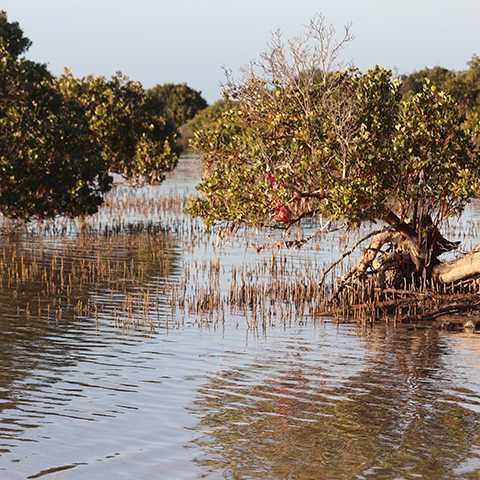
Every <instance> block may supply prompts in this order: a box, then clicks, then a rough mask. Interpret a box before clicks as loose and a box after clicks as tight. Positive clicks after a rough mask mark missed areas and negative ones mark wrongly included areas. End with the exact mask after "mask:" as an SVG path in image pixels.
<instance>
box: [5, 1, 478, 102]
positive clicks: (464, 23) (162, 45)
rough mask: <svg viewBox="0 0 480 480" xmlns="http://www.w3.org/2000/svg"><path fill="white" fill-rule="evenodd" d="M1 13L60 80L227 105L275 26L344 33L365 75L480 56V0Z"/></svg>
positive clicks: (460, 65) (287, 31) (118, 6)
mask: <svg viewBox="0 0 480 480" xmlns="http://www.w3.org/2000/svg"><path fill="white" fill-rule="evenodd" d="M0 9H3V10H5V11H6V12H7V14H8V18H9V20H10V21H17V22H19V23H20V26H21V27H22V28H23V30H24V32H25V35H26V36H27V37H29V38H30V39H31V40H32V41H33V46H32V47H31V49H30V50H29V52H28V53H27V58H29V59H31V60H35V61H37V62H42V63H47V64H48V66H49V69H50V71H51V72H52V73H53V74H54V75H57V76H58V75H60V74H61V73H62V71H63V68H64V67H69V68H70V69H71V70H72V73H73V74H74V75H75V76H77V77H82V76H85V75H88V74H90V73H93V74H95V75H104V76H110V75H113V74H114V73H115V72H116V71H117V70H120V71H122V73H124V74H126V75H128V76H129V77H130V78H131V79H132V80H137V81H139V82H141V83H142V85H143V86H144V87H145V88H150V87H153V86H154V85H155V84H157V83H159V84H163V83H166V82H173V83H181V82H187V83H188V85H189V86H191V87H192V88H195V89H196V90H200V91H201V92H202V94H203V96H204V97H205V98H206V99H207V101H208V102H209V103H213V102H214V101H215V100H216V99H218V98H220V91H221V87H220V84H221V82H222V81H223V78H224V77H223V71H222V66H225V67H227V68H230V69H232V70H233V71H236V70H237V69H238V68H239V67H241V66H243V65H245V64H246V63H247V62H248V61H249V60H250V59H252V58H255V57H257V56H258V54H259V53H260V52H261V51H262V50H264V48H265V46H266V43H267V42H268V41H269V39H270V33H271V32H272V31H274V30H276V29H281V30H282V31H283V32H284V35H285V38H289V37H292V36H294V35H299V34H301V33H303V31H304V26H303V25H304V24H306V23H308V21H309V19H310V18H311V17H313V16H314V15H315V13H321V14H323V15H324V16H325V19H326V22H328V23H332V24H333V25H334V26H335V28H336V29H337V31H338V32H341V31H342V29H343V25H344V24H346V23H349V22H351V23H352V33H353V34H354V35H355V40H354V41H353V43H352V44H351V45H350V46H349V48H348V49H347V50H346V51H345V52H344V57H345V60H349V61H350V60H352V61H353V62H354V63H355V64H356V65H357V66H358V67H359V68H360V69H361V70H366V69H368V68H370V67H371V66H372V65H375V64H378V65H382V66H384V67H388V68H391V69H394V70H395V71H396V72H397V73H399V74H402V73H411V72H412V71H414V70H419V69H421V68H424V67H425V66H428V67H433V66H435V65H441V66H444V67H446V68H449V69H455V70H463V69H465V68H467V66H466V62H467V61H469V60H470V59H471V57H472V55H473V54H474V53H477V54H479V55H480V28H479V21H480V1H479V0H402V1H399V0H395V1H394V0H316V1H314V0H240V1H239V0H237V1H232V0H203V1H201V0H2V1H0Z"/></svg>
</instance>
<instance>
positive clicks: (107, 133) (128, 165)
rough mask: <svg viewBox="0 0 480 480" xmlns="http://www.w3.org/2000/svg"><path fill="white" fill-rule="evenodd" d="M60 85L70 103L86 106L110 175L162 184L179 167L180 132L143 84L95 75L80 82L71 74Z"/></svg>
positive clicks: (87, 115) (92, 129)
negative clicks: (144, 88) (170, 171)
mask: <svg viewBox="0 0 480 480" xmlns="http://www.w3.org/2000/svg"><path fill="white" fill-rule="evenodd" d="M58 85H59V89H60V91H61V92H62V94H63V95H64V97H65V98H66V99H68V100H71V101H77V102H79V103H80V104H81V105H82V107H83V108H84V110H85V115H86V117H87V120H88V126H89V130H90V134H91V136H92V138H93V139H95V141H96V142H97V143H98V145H99V146H100V148H101V150H102V156H103V158H104V160H105V162H106V163H107V165H108V168H109V170H110V171H112V172H115V173H120V174H123V175H124V176H125V177H126V178H131V177H139V176H140V177H145V178H146V179H148V180H149V181H150V182H159V181H162V180H163V179H164V173H165V172H166V171H168V170H171V169H172V168H174V167H175V165H176V164H177V160H178V155H179V153H180V148H179V147H178V145H177V129H176V128H175V126H174V125H173V124H172V123H171V122H169V121H168V120H166V119H165V118H164V117H163V116H162V115H160V114H159V108H158V104H157V103H156V101H155V99H151V98H149V97H147V95H146V94H145V91H144V90H143V88H142V86H141V85H140V84H139V83H138V82H133V81H131V80H129V79H128V77H127V76H123V75H122V74H121V73H120V72H117V74H116V75H115V76H113V77H111V79H109V80H107V79H106V78H105V77H94V76H93V75H90V76H88V77H86V78H81V79H77V78H75V77H74V76H73V75H72V73H71V72H69V71H68V70H67V71H66V72H65V73H64V75H62V77H61V78H60V79H59V81H58Z"/></svg>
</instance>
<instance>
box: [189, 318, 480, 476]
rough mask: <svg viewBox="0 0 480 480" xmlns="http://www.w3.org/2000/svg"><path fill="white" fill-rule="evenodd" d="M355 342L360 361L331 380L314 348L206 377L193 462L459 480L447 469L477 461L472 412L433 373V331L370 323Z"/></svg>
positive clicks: (294, 472)
mask: <svg viewBox="0 0 480 480" xmlns="http://www.w3.org/2000/svg"><path fill="white" fill-rule="evenodd" d="M359 342H361V343H362V344H363V347H364V348H365V357H364V365H363V366H362V368H361V369H360V370H359V371H358V372H356V373H353V374H350V373H349V365H348V361H346V362H345V365H344V372H345V379H344V381H340V382H339V381H337V380H335V381H334V379H333V378H332V376H331V375H330V374H329V367H332V366H333V365H329V364H328V359H327V357H322V352H321V349H318V350H312V351H311V352H307V353H303V354H301V355H298V356H297V357H295V360H294V361H292V357H291V356H288V355H286V352H283V354H284V355H282V357H279V358H277V359H276V360H275V361H272V360H270V361H267V362H265V359H262V358H258V359H257V363H255V364H252V365H246V366H245V367H244V368H243V369H237V370H227V371H224V372H222V373H221V374H218V375H216V376H214V377H212V378H211V379H210V380H209V382H208V384H207V385H206V386H205V387H204V388H203V389H202V390H201V391H200V392H199V396H198V399H197V401H196V406H195V408H194V409H193V413H194V414H195V415H198V416H199V417H200V421H199V424H198V426H197V428H196V430H197V431H198V432H200V433H201V436H200V437H199V438H198V439H197V440H196V441H195V442H194V443H195V444H196V446H197V447H199V449H200V451H201V452H202V456H200V457H198V458H196V460H195V462H196V463H197V464H198V465H200V466H202V467H203V468H204V469H205V471H206V472H210V471H218V470H219V469H222V470H223V472H224V477H225V478H234V479H241V478H255V479H261V478H268V479H299V480H300V479H319V478H321V479H339V478H342V479H344V478H345V479H348V478H378V479H385V478H397V477H398V478H432V479H433V478H435V479H437V478H449V479H454V478H468V477H465V476H460V474H456V469H457V467H458V466H459V465H460V464H461V463H462V462H465V461H466V460H467V459H469V460H470V461H471V460H472V458H474V459H475V458H476V459H477V460H478V459H479V456H478V452H477V450H478V448H479V447H480V415H479V414H477V413H475V412H474V411H472V410H469V409H467V408H465V407H463V406H461V405H460V400H461V399H460V398H459V397H458V395H457V394H456V393H455V390H454V388H455V386H454V385H453V384H452V382H451V381H449V380H447V379H446V376H445V375H443V374H442V370H443V368H444V366H443V364H442V358H443V356H444V355H445V354H446V353H447V352H446V347H445V346H444V345H443V344H442V341H441V338H440V337H439V334H438V332H436V331H434V330H424V331H406V330H405V329H398V330H394V329H384V328H382V327H375V328H374V329H373V331H372V332H370V333H369V334H368V335H366V336H365V337H363V338H361V339H359ZM345 353H348V352H345ZM315 360H317V362H315ZM267 364H268V369H269V374H268V376H267V378H265V369H266V368H267ZM352 366H353V365H352ZM352 370H353V369H352ZM469 393H470V394H472V395H475V394H474V393H473V392H469ZM477 466H478V467H480V460H478V462H477Z"/></svg>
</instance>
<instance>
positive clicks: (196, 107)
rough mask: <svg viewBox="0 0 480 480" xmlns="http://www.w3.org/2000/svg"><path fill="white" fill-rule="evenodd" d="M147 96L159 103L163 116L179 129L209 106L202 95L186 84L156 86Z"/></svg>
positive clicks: (148, 91)
mask: <svg viewBox="0 0 480 480" xmlns="http://www.w3.org/2000/svg"><path fill="white" fill-rule="evenodd" d="M147 95H148V96H149V97H150V98H154V99H156V100H157V101H158V102H159V103H158V105H159V107H160V110H161V112H162V114H163V115H164V116H165V117H166V118H168V119H169V120H171V121H172V122H173V123H174V124H175V125H176V126H177V127H178V128H180V127H181V126H182V125H183V124H185V123H186V122H187V121H188V120H190V119H192V118H193V117H194V116H195V114H196V113H197V112H198V111H200V110H203V109H204V108H206V107H207V105H208V104H207V101H206V100H205V99H204V98H203V97H202V93H201V92H198V91H197V90H194V89H193V88H190V87H189V86H188V85H187V84H186V83H180V84H175V83H165V84H163V85H155V87H153V88H151V89H150V90H147Z"/></svg>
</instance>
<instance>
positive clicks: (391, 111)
mask: <svg viewBox="0 0 480 480" xmlns="http://www.w3.org/2000/svg"><path fill="white" fill-rule="evenodd" d="M351 39H352V37H351V35H350V33H349V27H348V26H347V27H346V28H345V35H344V37H343V38H342V39H341V40H340V41H336V40H335V31H334V30H333V28H332V27H326V26H325V24H324V22H323V18H322V17H316V18H315V19H313V20H312V22H311V23H310V25H309V29H308V31H307V33H306V35H305V36H303V37H299V38H295V39H293V40H290V41H289V42H288V43H287V45H285V44H284V43H283V41H282V40H281V35H280V34H279V33H276V34H275V35H274V37H273V39H272V43H271V45H270V46H269V48H268V49H267V51H266V52H264V53H263V54H262V55H261V57H260V61H258V62H252V63H251V64H250V65H249V66H248V67H246V68H244V69H243V70H242V78H241V80H240V81H235V80H234V79H232V77H231V75H230V74H227V83H226V88H225V92H224V95H225V100H226V102H227V103H228V105H229V109H228V110H227V111H226V112H225V113H224V114H223V120H222V125H221V126H219V127H218V128H214V129H210V130H203V131H200V132H197V134H196V138H195V141H194V147H195V149H196V150H197V151H198V153H199V154H200V156H201V158H202V160H203V162H204V164H205V167H206V174H205V177H204V179H203V181H202V182H201V183H200V184H199V185H198V186H197V188H198V190H199V191H200V192H201V193H202V194H203V197H201V198H196V199H195V198H192V199H191V200H190V203H189V207H188V209H187V212H188V213H190V214H192V215H195V216H199V217H202V218H203V219H204V220H205V222H206V223H207V224H208V225H214V224H217V223H224V222H227V223H229V224H230V226H231V227H233V226H237V225H239V224H246V225H250V226H256V227H259V226H269V227H274V228H288V227H289V226H290V225H292V224H294V223H296V222H299V221H301V220H302V219H303V218H305V217H311V216H318V217H322V218H330V219H332V220H344V221H345V222H346V226H347V228H349V227H352V226H357V225H359V224H360V223H362V222H365V221H370V220H389V221H391V219H392V218H395V219H396V222H397V223H399V222H402V221H403V220H405V219H406V218H410V219H411V220H412V221H413V223H414V225H416V226H417V227H421V228H419V231H420V237H422V236H426V235H427V230H426V228H424V227H425V226H426V225H429V224H430V223H431V221H432V220H433V224H434V225H436V226H439V225H440V224H441V223H442V222H443V221H444V220H445V219H446V218H447V217H448V216H451V215H454V214H457V213H459V212H461V211H462V209H463V208H464V206H465V205H466V203H467V202H468V201H469V200H470V199H471V198H472V197H473V196H474V195H475V194H476V192H477V188H478V180H479V173H478V172H479V167H480V165H479V159H478V156H477V154H476V152H475V150H474V147H473V144H472V141H471V136H470V135H469V133H468V132H467V131H466V130H465V129H463V128H462V127H461V123H462V122H461V118H460V116H459V113H458V110H457V109H455V108H454V107H455V102H454V100H453V99H452V97H450V96H449V95H447V94H445V93H444V92H442V91H441V90H439V89H437V88H436V87H435V86H433V85H431V84H430V83H427V84H425V85H423V86H422V88H421V90H420V91H419V92H417V93H415V94H414V95H413V96H412V97H411V99H410V100H403V99H402V96H401V93H400V82H399V81H397V80H394V79H392V74H391V72H390V71H388V70H385V69H383V68H381V67H378V66H377V67H374V68H372V69H371V70H369V71H368V72H366V73H362V72H360V71H358V70H357V69H354V68H346V69H342V67H341V66H339V65H338V64H337V56H338V54H339V52H340V51H341V50H342V49H343V48H344V47H345V46H346V44H348V42H349V41H351ZM420 240H421V239H420Z"/></svg>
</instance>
